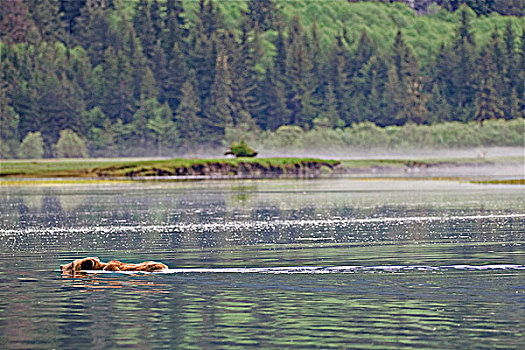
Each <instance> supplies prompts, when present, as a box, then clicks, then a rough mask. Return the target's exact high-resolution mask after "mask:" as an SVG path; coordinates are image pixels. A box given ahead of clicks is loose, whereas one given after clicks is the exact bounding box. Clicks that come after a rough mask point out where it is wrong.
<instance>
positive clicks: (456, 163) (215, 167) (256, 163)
mask: <svg viewBox="0 0 525 350" xmlns="http://www.w3.org/2000/svg"><path fill="white" fill-rule="evenodd" d="M523 167H524V159H523V157H495V158H443V159H417V160H414V159H352V160H327V159H315V158H237V159H233V158H226V159H183V158H177V159H125V158H124V159H122V158H120V159H119V158H117V159H58V160H57V159H47V160H10V161H2V162H0V178H4V179H16V178H96V179H108V178H109V179H111V178H130V179H135V178H140V179H142V178H146V179H147V178H157V177H170V178H175V179H176V178H181V179H182V178H198V179H206V178H213V179H216V178H271V177H301V176H304V177H319V176H324V175H326V176H359V175H370V174H372V175H373V174H377V175H384V176H399V175H418V174H420V175H429V176H436V175H443V176H445V175H446V176H450V175H458V174H459V173H462V172H463V173H466V174H472V175H484V174H486V173H487V171H489V172H490V171H492V172H493V171H499V172H500V175H505V174H507V175H510V176H516V175H517V176H520V175H521V176H522V177H523V175H524V174H523V171H524V170H523ZM506 169H512V171H511V173H508V172H507V171H506Z"/></svg>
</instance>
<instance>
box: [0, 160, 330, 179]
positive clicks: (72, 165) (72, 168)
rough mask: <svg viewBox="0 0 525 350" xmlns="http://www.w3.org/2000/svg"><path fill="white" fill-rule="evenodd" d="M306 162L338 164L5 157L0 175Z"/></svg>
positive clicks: (86, 173) (110, 173)
mask: <svg viewBox="0 0 525 350" xmlns="http://www.w3.org/2000/svg"><path fill="white" fill-rule="evenodd" d="M308 162H322V163H324V164H328V165H330V166H334V165H336V164H339V161H337V160H321V159H315V158H259V159H254V158H217V159H185V158H175V159H166V160H115V159H109V160H101V159H85V160H84V159H77V160H69V159H67V160H66V159H54V160H9V161H2V162H0V177H96V176H99V174H100V173H103V174H104V175H107V176H112V177H120V176H127V175H128V174H129V173H130V172H140V173H148V170H154V169H165V170H169V171H172V170H173V169H175V168H190V167H194V166H198V165H210V164H219V165H230V166H238V165H239V163H256V164H259V165H262V166H264V167H266V168H268V167H270V166H273V167H280V168H286V167H287V166H295V165H296V164H298V165H301V164H304V163H308Z"/></svg>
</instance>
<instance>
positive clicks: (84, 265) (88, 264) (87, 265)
mask: <svg viewBox="0 0 525 350" xmlns="http://www.w3.org/2000/svg"><path fill="white" fill-rule="evenodd" d="M95 264H96V262H95V261H94V260H93V259H91V258H89V259H85V260H84V261H82V262H81V263H80V269H81V270H93V269H94V267H95Z"/></svg>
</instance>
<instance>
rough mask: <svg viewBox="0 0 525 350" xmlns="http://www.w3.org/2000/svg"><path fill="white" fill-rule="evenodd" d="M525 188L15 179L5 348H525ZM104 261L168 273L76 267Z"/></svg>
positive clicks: (2, 204)
mask: <svg viewBox="0 0 525 350" xmlns="http://www.w3.org/2000/svg"><path fill="white" fill-rule="evenodd" d="M523 198H525V187H523V186H494V185H474V184H469V183H466V182H465V183H463V182H445V181H425V180H419V181H407V180H395V181H386V180H373V181H364V180H349V179H337V180H304V181H303V180H261V181H233V182H232V181H230V182H228V181H223V182H220V181H217V182H186V183H181V182H144V183H129V184H113V185H108V184H105V185H102V184H101V185H98V186H96V185H76V186H39V187H11V186H3V187H1V188H0V212H1V219H0V348H10V349H11V348H14V349H16V348H25V349H27V348H47V349H49V348H56V349H80V348H96V349H109V348H123V347H130V348H141V349H150V348H173V349H175V348H177V349H186V348H199V349H200V348H203V349H209V348H232V349H235V348H247V347H257V348H269V349H272V348H277V347H282V348H286V349H293V348H296V349H304V348H337V349H341V348H381V349H388V348H400V347H405V348H416V349H422V348H436V349H443V348H487V349H495V348H505V349H509V348H515V349H518V348H522V349H523V344H525V202H524V200H523ZM85 256H98V257H100V258H101V259H102V260H104V261H107V260H110V259H118V260H121V261H125V262H138V261H143V260H157V261H161V262H164V263H166V264H167V265H168V266H170V270H168V271H167V272H166V273H156V274H124V273H98V274H93V273H90V274H86V275H84V276H82V277H77V278H70V277H66V276H61V274H60V272H59V271H58V267H59V265H60V264H64V263H66V262H70V261H71V260H72V259H75V258H79V257H85Z"/></svg>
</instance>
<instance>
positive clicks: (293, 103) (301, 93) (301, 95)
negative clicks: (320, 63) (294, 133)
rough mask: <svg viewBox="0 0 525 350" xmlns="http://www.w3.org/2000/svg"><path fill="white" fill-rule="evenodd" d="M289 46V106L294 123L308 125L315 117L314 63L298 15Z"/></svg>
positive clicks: (287, 69)
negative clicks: (313, 103) (313, 107)
mask: <svg viewBox="0 0 525 350" xmlns="http://www.w3.org/2000/svg"><path fill="white" fill-rule="evenodd" d="M287 46H288V49H287V54H286V58H287V59H286V78H287V90H288V91H287V96H286V98H287V106H288V109H289V110H290V112H291V122H292V124H294V125H298V126H301V127H305V126H306V127H307V126H309V125H310V124H311V122H312V120H313V118H314V117H315V116H314V115H313V113H312V93H313V90H314V88H313V77H312V68H313V65H312V62H311V60H310V57H309V55H308V46H307V37H306V34H305V33H304V30H303V28H302V26H301V24H300V22H299V17H297V16H295V17H294V18H293V20H292V23H291V24H290V27H289V31H288V45H287Z"/></svg>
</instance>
